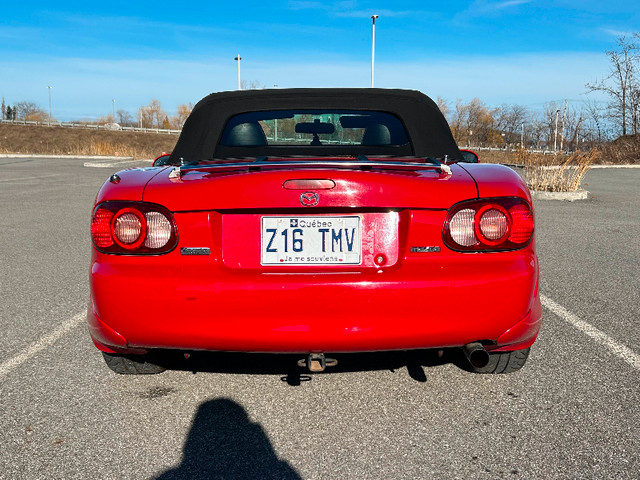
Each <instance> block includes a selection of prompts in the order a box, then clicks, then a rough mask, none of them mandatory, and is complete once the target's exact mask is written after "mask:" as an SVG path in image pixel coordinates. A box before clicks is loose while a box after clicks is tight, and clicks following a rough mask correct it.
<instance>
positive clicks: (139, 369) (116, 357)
mask: <svg viewBox="0 0 640 480" xmlns="http://www.w3.org/2000/svg"><path fill="white" fill-rule="evenodd" d="M102 356H103V357H104V361H105V362H106V364H107V366H108V367H109V368H110V369H111V370H113V371H114V372H116V373H117V374H119V375H154V374H156V373H162V372H164V371H165V370H166V368H164V367H163V366H161V365H157V364H155V363H151V362H149V356H148V355H122V354H118V353H105V352H102Z"/></svg>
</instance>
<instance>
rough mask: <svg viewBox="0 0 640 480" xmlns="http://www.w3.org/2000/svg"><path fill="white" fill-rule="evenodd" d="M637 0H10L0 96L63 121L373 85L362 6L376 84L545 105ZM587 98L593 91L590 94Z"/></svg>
mask: <svg viewBox="0 0 640 480" xmlns="http://www.w3.org/2000/svg"><path fill="white" fill-rule="evenodd" d="M639 10H640V9H639V8H638V7H637V2H636V1H622V0H617V1H616V0H612V1H609V2H603V1H602V0H599V1H593V0H560V1H554V2H543V1H537V0H501V1H488V0H475V1H458V0H451V1H448V2H425V1H423V2H418V1H402V0H396V1H395V2H389V1H387V2H381V1H380V2H367V1H355V0H351V1H337V2H332V1H315V0H309V1H306V0H291V1H282V2H265V1H254V0H244V1H242V2H232V1H224V2H217V1H209V2H199V1H195V0H191V1H187V2H176V1H171V2H168V1H164V0H156V1H153V2H149V1H146V0H143V1H135V0H130V1H128V2H122V1H118V0H112V1H105V2H87V1H86V0H85V1H76V0H68V1H64V2H59V3H56V2H51V1H47V2H44V1H31V0H22V1H11V2H9V0H5V2H3V7H2V10H1V11H2V15H0V96H2V97H4V98H5V102H7V103H8V104H12V103H15V102H18V101H22V100H29V101H34V102H36V103H38V104H39V105H40V106H42V107H43V108H45V109H46V108H47V105H48V96H47V95H48V93H47V88H46V86H47V85H51V86H52V87H53V88H52V90H51V92H52V103H53V116H54V117H56V118H58V119H61V120H70V119H77V118H95V117H99V116H103V115H106V114H108V113H110V112H111V110H112V99H115V107H116V109H125V110H128V111H130V112H131V113H132V114H133V113H135V112H136V111H137V109H138V108H139V107H140V106H141V105H145V104H148V103H149V102H150V101H151V99H153V98H157V99H158V100H160V102H161V103H162V105H163V106H164V107H165V109H166V110H167V111H168V112H169V113H174V111H175V109H176V107H177V105H178V104H181V103H187V102H197V101H198V100H199V99H200V98H201V97H203V96H204V95H206V94H208V93H210V92H214V91H221V90H233V89H235V88H236V86H237V63H236V62H235V61H234V57H235V56H236V55H237V54H238V53H239V54H240V55H241V56H242V65H241V67H242V78H243V79H244V80H248V81H256V82H258V83H260V84H261V85H264V86H266V87H273V86H274V85H278V86H279V87H368V86H369V85H370V81H371V80H370V75H371V71H370V68H371V18H370V16H371V15H372V14H374V13H375V14H378V15H379V16H380V17H379V18H378V20H377V22H376V63H375V65H376V68H375V84H376V87H383V88H411V89H417V90H421V91H423V92H425V93H426V94H428V95H430V96H431V97H433V98H436V97H438V96H439V97H442V98H444V99H446V100H448V101H449V102H450V103H451V104H454V103H455V101H456V100H457V99H461V100H462V101H468V100H471V99H472V98H474V97H478V98H480V99H482V100H483V101H484V102H485V103H486V104H487V105H489V106H498V105H501V104H504V103H507V104H520V105H525V106H528V107H529V108H532V109H536V108H540V107H541V106H542V104H543V103H545V102H548V101H562V100H564V99H568V100H570V101H574V102H579V101H584V100H585V99H586V98H587V97H586V95H585V86H584V85H585V83H587V82H593V81H595V80H596V79H597V78H601V77H603V76H605V75H606V74H607V72H608V60H607V57H606V55H605V54H604V51H605V50H609V49H613V48H615V41H616V37H617V36H619V35H621V34H627V35H630V34H632V33H633V32H640V13H639ZM592 98H594V99H602V97H597V96H592Z"/></svg>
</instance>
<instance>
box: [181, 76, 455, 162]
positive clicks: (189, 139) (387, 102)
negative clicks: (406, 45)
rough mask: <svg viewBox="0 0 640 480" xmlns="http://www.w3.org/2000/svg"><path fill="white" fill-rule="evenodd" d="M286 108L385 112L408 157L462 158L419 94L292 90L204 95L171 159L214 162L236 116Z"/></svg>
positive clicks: (302, 150)
mask: <svg viewBox="0 0 640 480" xmlns="http://www.w3.org/2000/svg"><path fill="white" fill-rule="evenodd" d="M290 109H319V110H326V109H333V110H344V109H348V110H362V111H367V110H371V111H379V112H387V113H390V114H393V115H395V116H396V117H398V118H399V119H400V120H401V121H402V122H403V124H404V127H405V129H406V132H407V135H408V137H409V141H410V149H411V154H412V155H414V156H416V157H432V158H444V157H445V156H447V157H448V158H450V159H452V160H459V159H461V154H460V151H459V150H458V147H457V145H456V143H455V141H454V139H453V136H452V135H451V130H450V129H449V125H448V124H447V121H446V120H445V118H444V116H443V115H442V113H441V112H440V109H439V108H438V106H437V105H436V104H435V102H433V100H431V99H430V98H429V97H427V96H426V95H424V94H423V93H421V92H418V91H415V90H393V89H379V88H295V89H273V90H244V91H233V92H220V93H212V94H210V95H208V96H206V97H204V98H203V99H202V100H200V101H199V102H198V103H197V104H196V106H195V107H194V108H193V111H192V112H191V115H189V118H187V121H186V122H185V125H184V127H183V129H182V133H181V134H180V137H179V139H178V142H177V144H176V146H175V148H174V150H173V153H172V155H171V161H172V162H179V161H180V159H183V160H182V162H183V163H188V162H193V161H200V160H207V159H212V158H214V156H216V152H217V151H218V150H219V149H220V146H219V143H220V138H221V135H222V132H223V130H224V128H225V125H226V124H227V122H228V120H229V119H230V118H231V117H233V116H234V115H238V114H241V113H247V112H259V111H269V110H290ZM267 148H268V147H267ZM274 153H278V152H277V151H274ZM263 154H265V153H261V155H263ZM296 154H297V155H322V154H323V152H322V151H321V150H318V149H314V148H310V147H304V146H303V147H298V148H297V150H296ZM251 155H252V152H251V150H250V149H249V150H247V151H242V149H239V150H238V152H237V156H238V157H242V156H251Z"/></svg>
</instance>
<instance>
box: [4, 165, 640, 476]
mask: <svg viewBox="0 0 640 480" xmlns="http://www.w3.org/2000/svg"><path fill="white" fill-rule="evenodd" d="M83 163H84V162H83V161H82V160H72V159H65V160H52V159H40V158H0V212H1V214H0V245H1V248H2V254H1V255H0V294H1V296H2V302H0V325H1V327H2V335H1V336H0V445H2V449H1V451H0V478H3V479H4V478H7V479H23V478H24V479H34V478H64V479H68V478H78V479H80V478H82V479H86V478H103V479H111V478H113V479H128V478H131V479H140V478H162V479H173V478H286V479H296V478H304V479H315V478H318V479H319V478H385V479H387V478H460V479H463V478H464V479H466V478H487V479H493V478H527V479H529V478H553V479H555V478H617V479H618V478H640V427H639V423H640V347H639V346H638V345H640V323H639V322H638V318H640V280H639V279H638V277H639V273H640V242H639V241H638V238H640V169H616V170H609V169H606V170H592V171H590V172H589V173H588V174H587V177H586V180H585V183H586V184H587V185H586V187H585V188H587V189H588V190H590V191H591V193H592V198H591V199H590V200H586V201H581V202H575V203H568V202H558V201H538V202H536V204H535V207H536V215H537V224H536V228H537V246H538V254H539V257H540V262H541V270H542V277H541V292H542V295H543V301H544V304H545V310H544V326H543V329H542V331H541V334H540V337H539V339H538V341H537V343H536V344H535V345H534V347H533V349H532V353H531V356H530V358H529V361H528V363H527V365H526V366H525V367H524V368H523V369H522V370H521V371H520V372H517V373H515V374H511V375H499V376H486V375H472V374H469V373H467V372H465V371H463V370H461V369H460V368H458V367H457V366H456V365H455V364H453V363H450V362H446V361H437V360H435V359H432V361H429V362H426V365H421V364H420V363H419V362H416V361H415V359H413V358H412V357H411V356H402V355H400V356H391V357H385V358H382V359H379V358H377V359H371V358H370V357H367V356H361V357H359V358H356V359H354V362H353V368H344V369H342V370H340V371H337V372H334V373H329V374H318V375H312V376H309V377H307V376H297V377H296V376H295V375H293V374H291V373H288V372H287V371H286V368H287V367H286V366H285V365H284V364H281V362H278V361H273V362H271V363H268V364H261V365H255V364H253V363H247V362H246V361H245V360H240V359H229V358H227V357H213V358H212V359H213V360H218V361H224V362H227V363H229V362H230V363H233V366H232V367H229V365H218V366H215V365H214V366H213V367H211V368H203V367H202V365H206V364H207V362H208V361H209V360H212V359H211V358H207V359H203V360H202V359H201V361H202V362H203V363H202V364H198V367H199V368H196V369H195V370H196V372H195V373H194V371H191V370H189V369H188V368H184V369H177V370H171V371H167V372H165V373H163V374H161V375H155V376H140V377H136V376H118V375H115V374H113V373H112V372H111V371H110V370H109V369H108V368H107V367H106V366H105V365H104V362H103V360H102V357H101V355H100V354H99V352H98V351H97V350H96V349H95V348H94V347H93V345H92V344H91V342H90V340H89V337H88V334H87V332H86V327H85V324H84V312H85V309H86V302H87V299H88V285H87V279H88V264H89V252H90V243H89V242H90V241H89V232H88V225H89V214H90V208H91V205H92V201H93V198H94V196H95V194H96V192H97V190H98V188H99V186H100V185H101V184H102V182H103V181H104V180H105V179H106V178H107V177H108V176H109V174H110V173H111V172H112V170H113V169H104V168H86V167H84V166H83ZM499 302H500V292H496V304H497V305H499ZM371 362H373V363H371ZM235 370H239V371H240V373H238V372H236V371H235Z"/></svg>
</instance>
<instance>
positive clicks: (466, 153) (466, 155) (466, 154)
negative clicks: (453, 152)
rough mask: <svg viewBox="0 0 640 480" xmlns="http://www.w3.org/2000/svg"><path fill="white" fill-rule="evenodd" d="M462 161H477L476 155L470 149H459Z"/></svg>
mask: <svg viewBox="0 0 640 480" xmlns="http://www.w3.org/2000/svg"><path fill="white" fill-rule="evenodd" d="M460 153H461V154H462V161H463V162H465V163H478V155H477V154H476V153H475V152H472V151H471V150H460Z"/></svg>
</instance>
